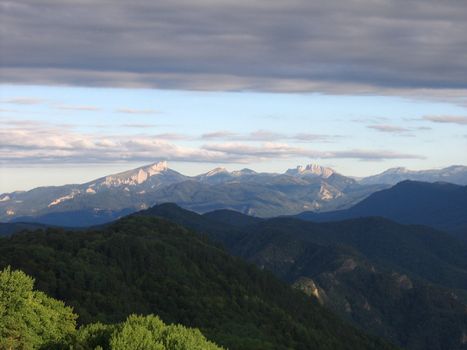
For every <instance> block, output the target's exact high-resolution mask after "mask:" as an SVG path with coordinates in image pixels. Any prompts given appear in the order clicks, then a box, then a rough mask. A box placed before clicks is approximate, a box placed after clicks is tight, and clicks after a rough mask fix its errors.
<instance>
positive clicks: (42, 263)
mask: <svg viewBox="0 0 467 350" xmlns="http://www.w3.org/2000/svg"><path fill="white" fill-rule="evenodd" d="M7 265H11V266H12V267H14V268H19V269H21V270H23V271H25V272H26V273H28V274H30V275H31V276H33V277H34V278H35V279H36V284H37V288H38V289H39V290H42V291H44V292H46V293H48V294H49V295H51V296H53V297H55V298H59V299H61V300H64V301H65V302H66V303H67V304H68V305H71V306H73V307H74V309H75V311H76V312H77V314H78V315H79V319H78V321H79V322H80V323H89V322H95V321H102V322H120V321H123V320H124V319H125V318H126V317H127V316H128V315H129V314H130V313H142V314H148V313H156V314H158V315H160V317H161V318H162V320H163V321H164V322H168V323H182V324H184V325H186V326H189V327H198V328H200V329H201V331H202V332H203V334H205V335H206V336H207V337H208V338H209V339H212V340H213V341H215V342H216V343H218V344H219V345H222V346H226V347H228V348H229V349H288V348H293V349H356V348H358V349H384V348H389V347H388V346H387V345H384V344H383V343H381V342H380V341H377V340H373V339H370V338H368V337H367V336H365V335H363V334H362V333H360V332H358V331H356V330H354V329H353V328H352V327H350V326H347V325H345V324H344V323H342V321H340V320H339V319H338V318H336V317H335V316H333V315H332V314H331V313H329V312H328V311H327V310H325V309H324V308H322V307H321V306H320V305H319V304H318V303H317V302H314V301H313V300H310V299H309V298H308V297H307V296H305V295H304V294H302V293H301V292H294V291H293V290H291V289H290V288H289V287H288V286H287V285H286V284H283V283H282V282H279V281H278V280H277V279H276V278H274V277H273V276H272V275H270V274H268V273H265V272H261V271H259V270H258V269H257V268H255V267H254V266H252V265H248V264H246V263H244V262H242V261H241V260H239V259H237V258H232V257H230V256H229V255H228V254H227V253H225V252H224V251H222V250H221V249H219V248H217V247H215V246H213V245H211V244H210V243H209V242H208V241H206V240H204V239H203V238H202V237H200V236H198V235H195V234H193V233H190V232H188V231H187V230H185V229H183V228H181V227H180V226H177V225H175V224H172V223H170V222H168V221H165V220H161V219H157V218H150V217H141V216H133V217H128V218H125V219H122V220H119V221H117V222H116V223H114V224H112V225H110V226H108V227H106V228H103V229H100V230H91V231H77V232H66V231H63V230H57V229H47V230H46V231H36V232H31V233H23V234H17V235H14V236H12V237H10V238H2V239H0V267H4V266H7Z"/></svg>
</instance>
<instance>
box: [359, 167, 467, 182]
mask: <svg viewBox="0 0 467 350" xmlns="http://www.w3.org/2000/svg"><path fill="white" fill-rule="evenodd" d="M404 180H413V181H424V182H450V183H453V184H457V185H467V166H463V165H453V166H450V167H447V168H443V169H433V170H409V169H407V168H392V169H388V170H386V171H384V172H382V173H380V174H377V175H373V176H368V177H365V178H363V179H361V180H360V183H361V184H364V185H370V184H373V185H374V184H388V185H395V184H397V183H398V182H401V181H404Z"/></svg>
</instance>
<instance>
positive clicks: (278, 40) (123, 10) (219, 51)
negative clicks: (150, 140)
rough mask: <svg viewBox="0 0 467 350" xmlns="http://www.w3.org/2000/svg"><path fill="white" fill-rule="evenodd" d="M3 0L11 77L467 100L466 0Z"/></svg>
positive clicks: (7, 78)
mask: <svg viewBox="0 0 467 350" xmlns="http://www.w3.org/2000/svg"><path fill="white" fill-rule="evenodd" d="M1 6H2V7H1V12H0V16H1V32H0V33H1V41H0V49H1V51H2V58H1V79H2V81H3V82H13V83H41V84H66V85H91V86H104V85H105V86H126V87H135V86H136V87H139V86H148V87H156V88H175V89H208V90H219V89H220V90H269V91H324V92H328V91H330V92H341V93H348V92H352V93H374V92H375V91H387V92H389V93H401V91H406V90H411V89H415V90H416V91H419V92H420V94H423V93H424V92H425V91H426V89H429V90H440V91H443V93H444V92H449V95H451V94H454V95H456V96H457V95H459V94H458V91H459V90H461V91H463V92H462V93H461V94H460V96H461V97H462V96H463V101H464V102H465V89H467V35H465V33H467V21H466V18H467V2H466V1H459V0H445V1H438V0H393V1H375V0H345V1H344V0H332V1H306V0H292V1H277V0H272V1H270V0H268V1H266V0H258V1H244V0H240V1H238V0H236V1H233V0H224V1H212V0H198V1H187V0H171V1H168V0H166V1H143V0H135V1H131V2H128V1H123V0H115V1H90V0H73V1H61V2H59V1H52V0H45V1H36V0H15V1H3V2H2V3H1ZM443 93H441V95H442V94H443ZM437 94H438V93H435V94H434V95H437Z"/></svg>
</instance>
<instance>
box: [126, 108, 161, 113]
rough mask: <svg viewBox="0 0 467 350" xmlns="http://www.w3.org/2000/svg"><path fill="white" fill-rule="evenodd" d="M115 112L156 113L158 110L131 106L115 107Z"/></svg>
mask: <svg viewBox="0 0 467 350" xmlns="http://www.w3.org/2000/svg"><path fill="white" fill-rule="evenodd" d="M117 113H125V114H158V113H160V112H159V111H156V110H154V109H133V108H120V109H117Z"/></svg>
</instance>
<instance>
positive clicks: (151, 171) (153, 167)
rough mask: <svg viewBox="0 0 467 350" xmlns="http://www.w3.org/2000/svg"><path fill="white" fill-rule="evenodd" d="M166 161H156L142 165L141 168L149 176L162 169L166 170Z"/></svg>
mask: <svg viewBox="0 0 467 350" xmlns="http://www.w3.org/2000/svg"><path fill="white" fill-rule="evenodd" d="M168 168H169V167H168V165H167V161H165V160H164V161H162V162H157V163H154V164H151V165H148V166H145V167H143V168H142V169H143V170H145V171H146V172H147V173H148V174H149V176H152V175H154V174H158V173H160V172H162V171H166V170H167V169H168Z"/></svg>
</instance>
